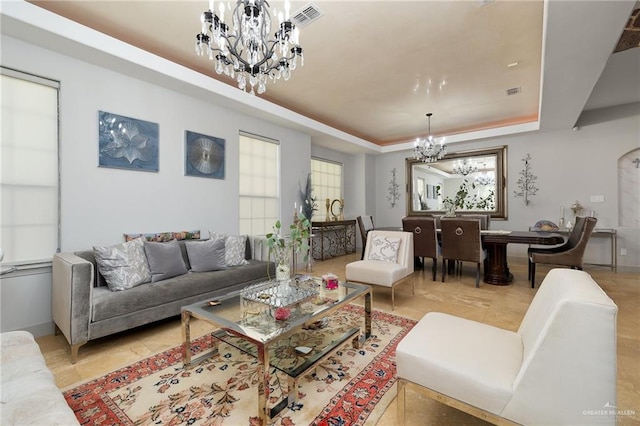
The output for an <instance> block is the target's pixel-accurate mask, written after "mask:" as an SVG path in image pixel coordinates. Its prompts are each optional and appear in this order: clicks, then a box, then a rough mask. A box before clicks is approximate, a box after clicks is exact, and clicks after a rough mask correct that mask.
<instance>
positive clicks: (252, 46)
mask: <svg viewBox="0 0 640 426" xmlns="http://www.w3.org/2000/svg"><path fill="white" fill-rule="evenodd" d="M217 4H218V13H216V11H215V5H214V1H213V0H210V1H209V10H207V11H205V12H203V13H202V16H201V18H200V20H201V23H202V29H201V32H200V33H198V34H197V35H196V53H197V54H198V56H204V55H207V56H208V57H209V59H210V60H212V61H215V64H214V69H215V71H216V73H218V74H224V75H227V76H229V77H231V78H233V79H235V80H236V82H237V83H238V88H240V89H242V90H245V91H247V90H249V92H250V93H251V95H255V93H256V91H257V92H258V94H262V93H264V92H265V91H266V90H267V78H270V79H272V80H274V81H275V80H278V79H280V78H283V79H284V80H285V81H286V80H289V78H290V77H291V71H293V70H295V69H296V68H297V67H298V61H299V65H300V66H303V65H304V57H303V56H302V47H300V45H299V44H298V38H299V32H298V29H297V28H296V26H295V25H294V24H293V23H292V22H291V20H290V19H289V9H290V5H289V1H288V0H287V1H285V6H284V9H285V10H284V15H283V14H282V13H279V14H278V21H279V23H280V24H279V26H278V28H277V30H276V32H275V33H272V32H271V15H270V14H269V9H268V8H269V3H268V2H267V1H266V0H237V2H236V7H235V9H234V10H233V12H232V14H231V15H232V17H231V22H232V26H229V25H227V24H226V23H225V22H224V12H225V2H224V1H221V0H219V1H218V2H217ZM271 34H273V38H271V39H270V38H269V37H270V35H271Z"/></svg>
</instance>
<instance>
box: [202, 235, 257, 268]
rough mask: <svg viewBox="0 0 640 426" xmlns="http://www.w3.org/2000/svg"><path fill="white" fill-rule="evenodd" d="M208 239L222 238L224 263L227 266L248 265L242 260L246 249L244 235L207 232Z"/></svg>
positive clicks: (245, 237)
mask: <svg viewBox="0 0 640 426" xmlns="http://www.w3.org/2000/svg"><path fill="white" fill-rule="evenodd" d="M209 238H211V239H218V238H224V249H225V263H226V264H227V266H240V265H247V264H249V262H248V261H247V260H246V259H245V258H244V257H245V251H246V247H247V236H246V235H225V234H218V233H217V232H212V231H209Z"/></svg>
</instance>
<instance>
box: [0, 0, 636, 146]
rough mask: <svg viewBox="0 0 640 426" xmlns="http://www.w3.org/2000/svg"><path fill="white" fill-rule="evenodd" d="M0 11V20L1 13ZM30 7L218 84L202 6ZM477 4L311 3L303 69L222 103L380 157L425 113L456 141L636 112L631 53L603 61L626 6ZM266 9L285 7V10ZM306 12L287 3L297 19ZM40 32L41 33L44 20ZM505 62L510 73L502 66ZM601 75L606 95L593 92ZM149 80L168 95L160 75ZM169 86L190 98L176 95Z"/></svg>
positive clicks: (8, 23) (45, 38)
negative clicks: (630, 106)
mask: <svg viewBox="0 0 640 426" xmlns="http://www.w3.org/2000/svg"><path fill="white" fill-rule="evenodd" d="M5 3H6V2H3V14H4V13H5V10H8V9H9V8H8V7H7V5H6V4H5ZM33 3H35V4H37V5H38V6H41V7H43V8H46V9H48V10H51V11H53V12H55V13H57V14H59V15H62V16H65V17H68V18H69V19H71V20H74V21H76V22H79V23H82V24H84V25H86V26H88V27H91V28H95V29H97V30H99V31H101V32H103V33H105V34H108V35H111V36H113V37H115V38H116V39H119V40H123V41H125V42H127V43H129V44H131V45H133V46H137V47H139V48H141V49H144V50H146V51H148V52H151V53H153V54H155V55H158V56H160V57H162V58H165V59H168V60H170V61H172V62H174V63H177V64H180V65H183V66H185V67H187V68H189V69H192V70H194V71H196V72H198V73H201V74H203V75H205V76H207V77H205V78H210V77H213V78H216V79H218V78H219V77H218V76H217V75H216V74H215V73H214V72H213V71H212V63H211V62H209V61H208V60H206V59H205V58H202V57H197V56H196V55H195V53H194V41H195V34H196V32H198V30H199V16H200V13H201V12H202V11H203V10H204V9H205V8H207V7H208V2H207V1H204V0H202V1H186V0H185V1H175V0H174V1H160V2H158V1H155V2H151V1H126V2H125V1H69V0H65V1H34V2H33ZM484 3H486V1H485V2H482V1H479V0H477V1H476V0H474V1H355V0H354V1H316V2H314V4H315V5H316V6H317V7H318V8H319V9H320V10H321V11H322V12H324V16H322V17H321V18H320V19H319V20H317V21H315V22H313V23H311V24H310V25H308V26H307V27H305V28H303V29H301V36H300V41H301V45H302V46H303V48H304V49H305V65H304V67H303V68H298V69H297V70H296V71H294V73H293V76H292V78H291V79H290V80H289V81H287V82H283V81H279V82H277V83H276V84H273V83H269V84H268V87H267V93H266V94H265V95H262V96H261V98H263V99H255V98H254V99H251V100H248V99H246V97H248V95H247V96H246V97H242V96H238V93H237V92H239V90H238V89H235V88H234V86H235V85H234V84H233V82H229V81H225V80H223V82H224V83H228V84H229V86H226V89H224V88H223V89H220V90H218V91H219V92H223V91H224V92H226V93H231V94H232V95H231V96H233V97H236V98H240V99H241V103H242V104H243V105H244V106H243V107H241V109H242V108H244V109H245V110H251V111H252V112H251V114H253V115H257V116H263V117H264V118H269V119H272V120H276V121H277V120H281V121H284V122H287V123H288V124H289V125H291V121H295V122H296V125H295V126H300V127H301V128H304V129H305V130H306V131H308V132H309V133H310V134H311V135H312V141H313V142H314V143H318V144H321V145H325V146H331V147H332V148H336V149H340V150H343V151H352V150H354V149H356V150H358V149H362V148H365V149H369V150H371V149H372V148H374V150H376V149H375V148H376V145H377V146H378V148H377V150H378V151H380V150H383V151H385V150H395V149H402V148H406V147H407V146H409V143H411V142H412V141H413V140H414V139H415V137H417V136H424V135H425V133H426V129H427V120H426V117H425V113H426V112H433V113H434V115H433V117H432V120H431V129H432V133H433V134H434V135H447V137H448V139H451V140H453V141H454V142H455V140H456V138H458V140H464V139H467V140H468V139H472V138H476V137H483V136H487V135H496V134H504V133H512V132H518V131H523V130H524V131H527V130H528V131H530V130H536V129H538V128H543V129H544V128H548V129H553V128H571V127H573V125H574V124H575V123H576V121H577V120H578V117H579V115H580V113H581V112H582V110H583V109H585V106H586V108H587V109H593V108H601V107H606V106H613V105H619V104H624V103H631V102H640V80H639V79H640V77H638V75H640V73H638V72H637V71H638V68H639V67H638V65H639V64H640V54H639V53H638V51H640V49H631V50H628V51H625V52H621V53H617V54H614V55H611V52H612V51H613V47H614V46H615V44H616V42H617V40H618V38H619V36H620V34H621V31H622V27H623V26H624V24H625V22H626V20H627V18H628V16H629V13H630V12H631V9H632V7H633V5H634V1H631V0H627V1H589V0H587V1H561V0H551V1H549V2H548V3H544V2H543V1H541V0H536V1H513V0H496V1H494V2H491V3H488V4H487V5H484V6H483V4H484ZM271 4H272V6H273V7H275V8H276V9H281V8H282V2H279V1H273V2H271ZM305 4H307V3H304V2H293V3H292V10H293V11H295V10H297V9H298V8H301V7H302V6H304V5H305ZM22 6H27V7H28V8H31V9H33V6H31V5H28V4H22ZM545 8H546V11H545ZM23 12H24V11H23ZM30 12H31V13H29V14H28V15H29V16H30V19H32V23H31V24H32V25H36V26H39V27H42V26H44V24H42V25H41V24H38V23H34V22H33V21H35V18H32V16H33V15H34V13H33V12H34V11H33V10H30ZM7 14H9V15H11V16H12V17H14V18H15V17H17V18H18V19H16V20H13V19H7V18H6V17H5V16H4V15H3V22H2V24H3V26H2V31H3V33H5V32H7V33H8V34H9V35H12V36H14V37H17V38H22V39H25V40H27V41H31V42H36V43H38V44H41V45H45V47H48V48H52V49H54V50H58V51H63V53H65V54H71V55H73V56H76V57H80V58H82V59H84V60H87V61H90V62H95V63H100V64H101V65H103V66H110V67H112V68H114V69H118V70H121V71H123V72H124V71H125V70H128V69H131V71H135V72H138V73H141V72H143V71H144V72H146V73H149V72H152V71H154V70H153V69H151V70H149V68H152V67H150V66H149V65H148V64H142V63H140V64H137V63H135V61H127V60H126V59H124V60H123V59H122V58H123V57H124V56H123V55H124V53H122V54H121V53H120V52H124V49H122V48H120V49H111V51H112V53H116V54H117V55H118V56H120V58H114V57H113V56H112V55H110V54H109V52H108V51H106V50H107V49H106V48H102V49H103V50H105V51H104V52H99V50H100V48H98V49H97V50H98V51H96V49H93V48H87V45H91V44H92V45H93V46H96V45H98V46H101V45H102V46H104V45H106V44H107V43H106V42H104V41H102V42H94V43H89V42H88V41H85V39H84V38H82V37H79V36H78V37H76V41H74V43H66V42H65V40H60V37H51V36H50V35H51V34H50V33H47V34H46V35H45V34H38V33H37V31H36V32H34V28H33V27H29V26H25V22H24V20H23V18H22V17H21V16H18V15H22V14H18V15H16V14H14V13H13V11H11V10H9V11H8V12H7ZM26 15H27V14H26V13H25V16H26ZM227 16H228V14H227ZM41 21H42V22H47V25H49V23H50V22H51V21H53V20H52V19H46V17H43V19H42V20H41ZM60 22H62V21H60ZM51 26H52V27H56V28H48V29H47V30H48V31H50V32H54V33H57V34H61V33H62V32H64V31H67V34H70V33H71V32H70V31H69V30H68V28H65V29H62V28H60V24H59V23H58V24H57V25H54V24H51ZM65 26H67V27H68V26H71V23H66V24H65ZM543 28H544V29H545V30H546V31H543ZM40 29H41V30H42V28H40ZM66 37H67V38H73V36H66ZM82 44H85V46H82ZM65 46H66V47H65ZM137 57H138V58H142V57H141V55H138V56H137ZM610 57H611V58H610ZM609 58H610V61H609V63H607V61H608V60H609ZM132 62H133V63H132ZM512 63H517V65H516V66H513V67H508V66H507V65H508V64H512ZM605 66H606V68H605ZM141 67H144V68H145V69H144V70H142V69H141ZM603 70H604V72H603ZM634 70H635V71H636V72H635V73H634V72H633V71H634ZM156 72H157V71H156ZM601 74H602V82H601V83H599V84H597V85H596V83H597V82H598V79H599V78H600V75H601ZM203 77H204V76H203ZM153 80H154V81H161V80H166V81H165V83H166V84H169V83H168V80H169V79H167V78H166V76H164V77H163V78H158V76H157V75H156V76H155V77H154V78H153ZM171 84H173V85H174V86H176V85H177V86H176V87H180V88H181V89H182V90H184V91H186V92H189V91H193V92H194V93H198V90H194V87H191V86H190V85H186V84H185V83H184V82H182V83H176V82H175V81H174V82H172V83H171ZM217 87H219V86H217ZM512 87H520V88H521V89H522V93H520V94H518V95H515V96H509V97H508V96H506V94H505V90H506V89H508V88H512ZM594 87H595V88H594ZM621 87H622V88H621ZM629 87H631V89H629ZM634 87H635V89H636V90H633V89H634ZM592 92H593V93H592ZM199 95H200V96H205V94H202V93H199ZM223 96H229V95H223ZM590 96H591V97H590ZM205 97H206V96H205ZM264 100H266V101H268V102H264ZM273 104H275V105H273ZM265 105H266V107H265ZM277 105H279V106H282V107H284V108H286V109H288V110H292V111H295V113H297V114H295V113H292V114H289V113H290V112H291V111H287V110H286V109H283V108H278V107H277ZM239 108H240V107H239ZM288 115H290V116H292V117H287V116H288ZM285 124H286V123H285ZM295 126H294V127H295ZM345 140H346V141H348V142H355V147H354V146H353V144H352V146H350V147H347V146H346V144H345V142H344V141H345ZM380 147H382V148H380Z"/></svg>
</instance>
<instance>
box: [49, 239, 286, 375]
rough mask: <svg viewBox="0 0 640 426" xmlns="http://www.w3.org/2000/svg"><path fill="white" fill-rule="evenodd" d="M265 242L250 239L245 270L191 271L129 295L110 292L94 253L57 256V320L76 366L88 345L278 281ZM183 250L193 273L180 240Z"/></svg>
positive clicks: (54, 294)
mask: <svg viewBox="0 0 640 426" xmlns="http://www.w3.org/2000/svg"><path fill="white" fill-rule="evenodd" d="M262 239H263V238H261V237H249V238H247V244H246V253H245V258H246V259H247V260H248V264H246V265H241V266H233V267H229V268H228V269H225V270H219V271H210V272H188V273H186V274H183V275H179V276H176V277H173V278H169V279H166V280H162V281H158V282H150V283H146V284H142V285H138V286H136V287H133V288H131V289H128V290H124V291H111V290H110V289H109V287H108V286H107V284H106V281H105V279H104V277H103V276H102V275H101V274H100V273H99V271H98V267H97V266H96V260H95V257H94V251H93V250H86V251H79V252H74V253H58V254H55V255H54V258H53V288H52V311H53V321H54V323H55V325H56V327H57V329H58V330H59V331H60V332H62V333H63V334H64V336H65V337H66V339H67V341H68V342H69V344H70V345H71V362H72V363H74V364H75V362H76V361H77V359H78V349H79V348H80V346H82V345H84V344H85V343H87V342H88V341H89V340H93V339H97V338H100V337H104V336H108V335H111V334H114V333H118V332H121V331H124V330H128V329H131V328H133V327H138V326H141V325H144V324H149V323H152V322H154V321H158V320H161V319H165V318H169V317H172V316H176V315H179V314H180V308H181V307H182V306H185V305H188V304H191V303H195V302H197V301H199V300H203V299H206V298H214V297H219V296H220V295H222V294H226V293H228V292H231V291H234V290H240V289H242V288H243V287H246V286H248V285H250V284H253V283H257V282H260V281H264V280H266V279H267V278H268V276H271V277H274V275H275V268H274V265H273V264H272V263H268V262H266V261H264V260H262V259H265V260H266V259H267V257H266V256H265V247H264V246H263V242H262ZM180 248H181V250H182V257H183V259H184V261H185V264H186V266H187V269H190V266H189V257H188V255H187V251H186V249H185V242H184V241H180ZM268 267H269V268H270V271H269V272H267V268H268Z"/></svg>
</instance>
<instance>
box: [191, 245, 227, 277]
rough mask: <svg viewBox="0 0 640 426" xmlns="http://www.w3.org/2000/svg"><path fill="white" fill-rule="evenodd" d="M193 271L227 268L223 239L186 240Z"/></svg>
mask: <svg viewBox="0 0 640 426" xmlns="http://www.w3.org/2000/svg"><path fill="white" fill-rule="evenodd" d="M184 245H185V246H186V247H187V254H188V255H189V263H190V264H191V271H192V272H207V271H220V270H222V269H227V266H226V265H225V263H224V260H225V250H224V240H223V239H217V240H214V239H209V240H206V241H185V243H184Z"/></svg>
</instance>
